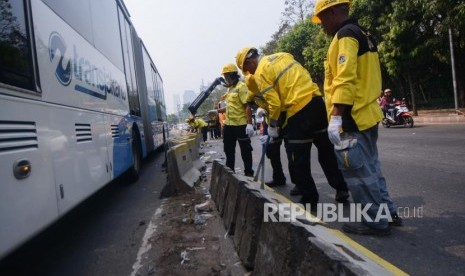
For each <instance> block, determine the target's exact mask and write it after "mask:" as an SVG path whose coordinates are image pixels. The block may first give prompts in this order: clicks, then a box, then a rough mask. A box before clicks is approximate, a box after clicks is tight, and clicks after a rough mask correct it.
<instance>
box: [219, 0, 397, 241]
mask: <svg viewBox="0 0 465 276" xmlns="http://www.w3.org/2000/svg"><path fill="white" fill-rule="evenodd" d="M350 6H351V3H350V0H333V1H327V0H317V2H316V5H315V13H314V16H313V17H312V22H313V23H315V24H321V25H322V28H323V30H324V31H325V33H327V34H328V35H329V36H332V41H331V44H330V46H329V49H328V52H327V55H326V59H325V62H324V67H325V80H324V93H322V92H321V91H320V89H319V87H318V86H317V85H316V84H315V83H314V82H313V81H312V78H311V75H310V73H309V72H308V71H307V70H306V69H305V68H304V67H303V66H302V65H301V64H300V63H299V62H297V61H296V60H295V59H294V58H293V56H292V55H290V54H288V53H275V54H271V55H260V54H259V52H258V50H257V49H256V48H254V47H246V48H244V49H242V50H240V51H239V52H238V53H237V55H236V65H237V67H238V68H239V69H240V70H241V71H242V73H243V75H244V76H245V83H244V82H243V81H241V80H240V75H239V72H238V69H237V67H236V65H234V64H227V65H226V66H224V68H223V70H222V75H223V76H224V78H225V80H226V83H227V85H228V91H227V93H226V95H225V96H224V99H225V100H226V102H227V107H226V108H221V109H219V110H218V112H226V120H225V125H224V131H223V137H224V152H225V154H226V165H227V166H228V167H230V168H231V169H232V170H234V169H235V167H234V166H235V145H236V141H238V142H239V146H240V149H241V156H242V160H243V162H244V172H245V175H247V176H252V175H253V173H254V171H253V169H252V153H251V152H252V146H251V141H250V136H251V134H252V133H253V131H254V129H253V126H252V121H251V106H252V105H258V106H260V107H261V108H262V112H261V113H262V114H265V117H266V124H267V127H266V128H265V129H264V136H263V137H261V140H262V142H263V143H267V141H270V142H269V143H268V147H267V156H268V158H269V159H270V161H271V166H272V169H273V179H272V181H270V182H267V185H269V186H281V185H286V178H285V176H284V173H283V169H282V165H281V160H280V147H281V144H282V142H283V141H284V144H285V149H286V154H287V158H288V169H289V174H290V178H291V179H290V180H291V182H292V183H293V184H295V189H293V190H291V192H292V193H293V194H294V195H296V194H300V195H301V196H302V197H301V199H300V203H303V204H310V206H312V207H313V206H316V204H317V203H318V201H319V195H318V191H317V188H316V185H315V181H314V179H313V177H312V174H311V163H310V157H311V148H312V145H313V144H315V146H316V148H317V150H318V161H319V163H320V165H321V167H322V169H323V171H324V173H325V176H326V178H327V180H328V183H329V185H331V187H333V188H334V189H335V191H336V196H335V200H336V201H337V202H346V201H347V199H348V197H349V191H350V194H351V195H352V199H353V201H354V203H360V204H362V205H363V206H368V204H370V205H371V206H370V207H369V208H368V211H367V214H368V216H370V218H372V220H371V221H370V220H366V219H364V220H363V222H362V223H345V224H344V226H343V230H344V231H346V232H349V233H355V234H368V235H388V234H390V229H391V228H390V227H391V226H400V225H402V220H401V218H399V217H398V215H397V214H396V209H395V206H394V204H393V201H392V199H391V197H390V195H389V193H388V190H387V187H386V181H385V178H384V176H383V174H382V172H381V167H380V162H379V158H378V149H377V138H378V124H379V122H380V121H381V120H382V118H383V114H382V111H381V109H380V108H379V105H378V103H377V99H378V96H379V91H380V90H381V71H380V63H379V57H378V51H377V45H376V42H375V41H374V39H373V37H372V36H371V35H370V34H369V32H367V31H366V30H365V29H364V28H363V27H361V26H360V25H359V24H358V23H357V21H356V20H355V19H351V18H349V8H350ZM323 94H324V95H323ZM323 96H324V97H323ZM269 138H270V139H269ZM383 204H384V205H386V206H387V207H388V209H389V212H390V216H391V218H392V220H391V219H381V220H379V221H376V220H375V217H376V215H377V213H378V211H379V210H380V208H381V207H380V206H381V205H383Z"/></svg>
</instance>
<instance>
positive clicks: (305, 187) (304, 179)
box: [283, 97, 347, 204]
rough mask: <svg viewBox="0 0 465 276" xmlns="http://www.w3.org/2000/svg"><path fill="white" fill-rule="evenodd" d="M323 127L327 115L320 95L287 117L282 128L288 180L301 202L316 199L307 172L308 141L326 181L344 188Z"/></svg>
mask: <svg viewBox="0 0 465 276" xmlns="http://www.w3.org/2000/svg"><path fill="white" fill-rule="evenodd" d="M327 128H328V118H327V115H326V107H325V104H324V101H323V98H322V97H314V98H313V99H312V101H310V103H308V104H307V105H306V106H305V107H304V108H303V109H301V110H300V111H299V112H297V113H296V114H295V115H294V116H292V117H290V118H289V119H288V123H287V126H286V127H285V128H284V130H283V134H284V142H285V144H286V153H287V158H288V160H289V162H288V163H289V174H290V175H291V181H292V182H293V183H295V184H296V185H297V187H299V190H300V191H301V193H302V200H301V201H302V202H304V203H312V204H315V203H318V200H319V195H318V191H317V189H316V185H315V181H314V180H313V177H312V172H311V162H310V161H311V160H310V157H311V149H312V143H315V146H316V147H317V148H318V161H319V162H320V165H321V167H322V168H323V171H324V173H325V175H326V178H327V179H328V183H329V184H330V185H331V186H332V187H333V188H334V189H336V190H345V191H347V185H346V183H345V181H344V178H343V177H342V174H341V172H340V171H339V169H338V167H337V161H336V157H335V155H334V149H333V147H332V144H331V142H330V141H329V138H328V135H327V133H326V132H325V130H326V129H327Z"/></svg>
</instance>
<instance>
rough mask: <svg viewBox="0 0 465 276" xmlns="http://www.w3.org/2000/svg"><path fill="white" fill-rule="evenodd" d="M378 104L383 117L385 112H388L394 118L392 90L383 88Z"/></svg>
mask: <svg viewBox="0 0 465 276" xmlns="http://www.w3.org/2000/svg"><path fill="white" fill-rule="evenodd" d="M379 106H380V107H381V109H382V110H383V115H384V118H386V114H387V112H389V113H390V114H389V116H391V118H392V119H393V120H396V118H395V114H394V108H393V107H394V98H393V97H392V91H391V89H389V88H386V89H384V95H383V97H381V101H380V103H379Z"/></svg>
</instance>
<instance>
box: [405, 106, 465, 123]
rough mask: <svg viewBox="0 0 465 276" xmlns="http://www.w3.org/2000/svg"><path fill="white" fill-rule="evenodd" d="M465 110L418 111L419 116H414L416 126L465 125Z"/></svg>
mask: <svg viewBox="0 0 465 276" xmlns="http://www.w3.org/2000/svg"><path fill="white" fill-rule="evenodd" d="M464 113H465V110H464V109H460V110H459V112H456V111H455V109H437V110H418V116H413V120H414V121H415V124H465V115H464Z"/></svg>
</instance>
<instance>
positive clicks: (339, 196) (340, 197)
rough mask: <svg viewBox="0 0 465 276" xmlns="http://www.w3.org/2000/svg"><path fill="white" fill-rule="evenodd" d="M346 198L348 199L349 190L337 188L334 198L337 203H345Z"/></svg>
mask: <svg viewBox="0 0 465 276" xmlns="http://www.w3.org/2000/svg"><path fill="white" fill-rule="evenodd" d="M347 199H349V192H348V191H343V190H338V191H336V198H335V200H336V201H337V202H339V203H346V202H347Z"/></svg>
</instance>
